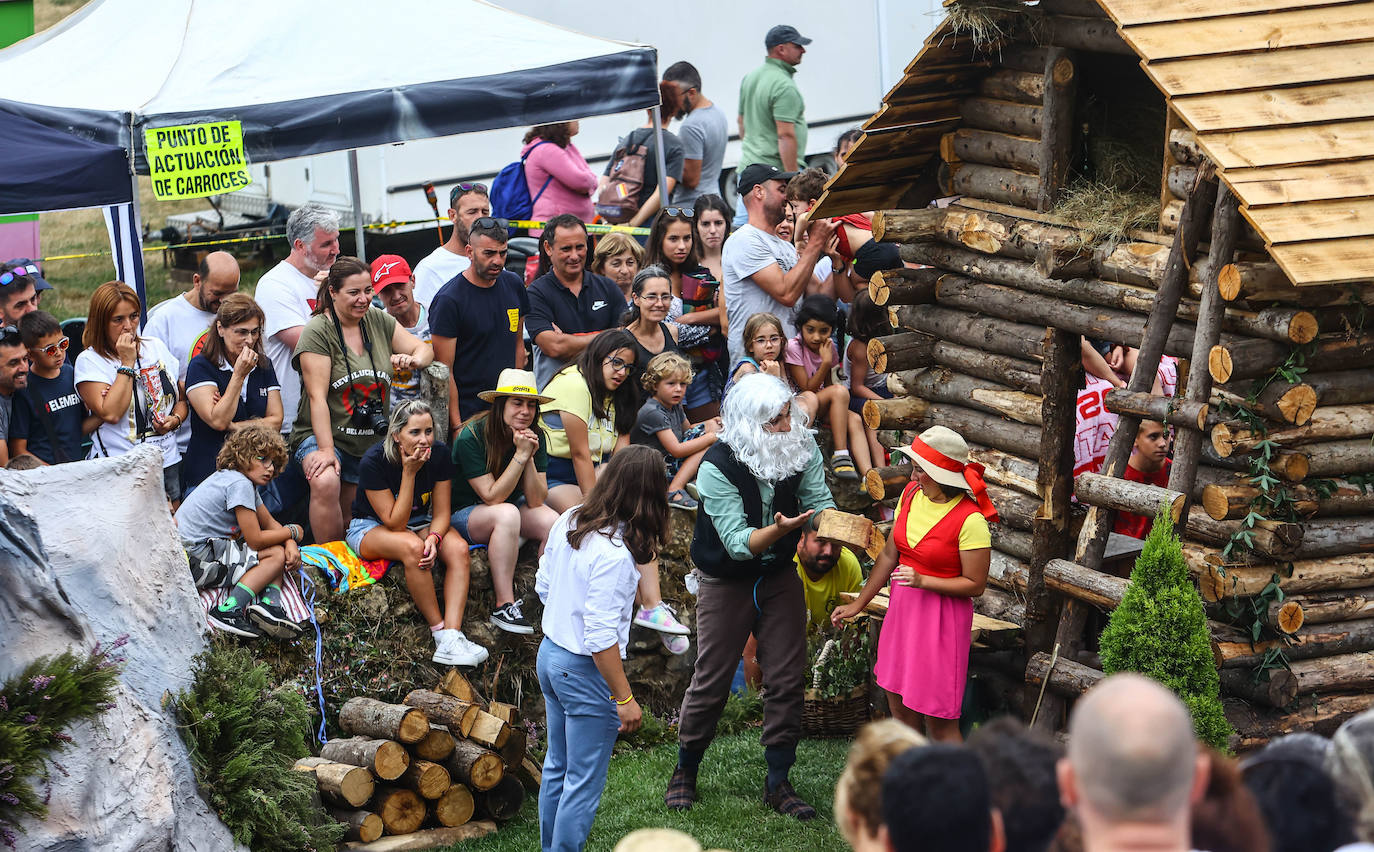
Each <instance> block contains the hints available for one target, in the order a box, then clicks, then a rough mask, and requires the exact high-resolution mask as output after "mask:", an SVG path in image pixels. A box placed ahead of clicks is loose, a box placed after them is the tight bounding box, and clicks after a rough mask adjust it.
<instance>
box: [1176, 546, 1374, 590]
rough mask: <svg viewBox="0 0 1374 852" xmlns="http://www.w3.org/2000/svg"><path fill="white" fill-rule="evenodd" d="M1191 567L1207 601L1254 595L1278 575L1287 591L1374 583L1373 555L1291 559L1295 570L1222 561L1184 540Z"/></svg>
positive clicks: (1214, 551) (1209, 551)
mask: <svg viewBox="0 0 1374 852" xmlns="http://www.w3.org/2000/svg"><path fill="white" fill-rule="evenodd" d="M1184 556H1185V557H1190V558H1189V560H1188V561H1189V570H1190V571H1194V572H1200V574H1201V576H1200V577H1199V584H1198V585H1199V587H1200V588H1201V590H1202V597H1203V599H1204V600H1207V601H1220V600H1224V599H1225V598H1227V597H1231V596H1235V597H1253V596H1255V595H1258V594H1260V593H1261V592H1262V591H1264V588H1265V587H1266V586H1268V585H1269V583H1270V582H1271V581H1274V580H1275V578H1278V583H1279V588H1280V589H1282V590H1283V591H1284V593H1285V594H1290V595H1292V594H1299V593H1301V592H1327V591H1336V590H1339V589H1360V588H1364V587H1365V586H1370V585H1374V554H1369V553H1352V554H1350V555H1348V556H1334V557H1331V558H1329V559H1300V560H1297V561H1295V562H1292V563H1291V564H1292V566H1293V570H1292V573H1291V574H1290V573H1287V569H1286V567H1285V565H1276V564H1264V563H1260V564H1254V565H1239V564H1234V563H1232V564H1223V563H1222V561H1221V557H1220V554H1219V552H1218V551H1217V550H1215V549H1211V548H1203V547H1199V546H1197V545H1194V544H1193V543H1192V542H1184Z"/></svg>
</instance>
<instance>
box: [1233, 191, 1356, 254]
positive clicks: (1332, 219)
mask: <svg viewBox="0 0 1374 852" xmlns="http://www.w3.org/2000/svg"><path fill="white" fill-rule="evenodd" d="M1241 212H1242V213H1244V214H1245V218H1246V219H1248V220H1250V224H1252V225H1254V226H1255V229H1256V230H1257V231H1259V232H1260V235H1261V236H1262V237H1264V241H1265V242H1266V243H1269V244H1273V243H1296V242H1304V241H1307V240H1331V239H1340V238H1342V237H1368V236H1371V235H1374V198H1348V199H1339V200H1335V201H1309V202H1305V203H1301V204H1274V205H1270V206H1267V207H1252V208H1244V207H1243V208H1241Z"/></svg>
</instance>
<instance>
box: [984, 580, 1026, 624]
mask: <svg viewBox="0 0 1374 852" xmlns="http://www.w3.org/2000/svg"><path fill="white" fill-rule="evenodd" d="M973 611H974V612H976V613H978V614H979V615H986V616H987V617H988V618H996V619H999V620H1001V621H1010V622H1011V623H1012V624H1016V625H1020V626H1024V625H1025V623H1026V605H1025V604H1024V603H1022V602H1021V600H1020V598H1018V597H1016V596H1015V595H1013V594H1011V593H1010V592H1004V591H1002V590H1001V589H998V588H994V587H992V586H989V587H988V588H986V589H984V590H983V593H982V594H981V595H979V596H978V597H976V598H974V599H973Z"/></svg>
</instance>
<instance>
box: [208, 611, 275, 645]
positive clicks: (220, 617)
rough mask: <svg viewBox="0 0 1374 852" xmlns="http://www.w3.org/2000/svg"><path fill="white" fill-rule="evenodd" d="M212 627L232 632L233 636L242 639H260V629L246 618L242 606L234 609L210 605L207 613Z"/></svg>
mask: <svg viewBox="0 0 1374 852" xmlns="http://www.w3.org/2000/svg"><path fill="white" fill-rule="evenodd" d="M206 617H207V619H208V620H209V622H210V624H211V626H212V627H215V628H216V629H218V630H223V631H224V632H225V633H232V634H234V635H235V636H242V637H243V638H244V639H261V638H262V631H261V630H259V629H258V626H257V625H255V624H254V623H253V622H251V621H249V620H248V616H247V615H246V614H245V612H244V608H243V607H238V608H235V609H219V608H216V607H212V608H211V609H210V612H209V613H208V614H207V616H206Z"/></svg>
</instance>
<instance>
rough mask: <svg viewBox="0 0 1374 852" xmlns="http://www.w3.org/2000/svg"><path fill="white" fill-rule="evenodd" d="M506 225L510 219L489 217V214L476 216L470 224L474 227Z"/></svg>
mask: <svg viewBox="0 0 1374 852" xmlns="http://www.w3.org/2000/svg"><path fill="white" fill-rule="evenodd" d="M508 225H510V220H509V219H496V218H494V217H491V216H481V217H479V218H477V219H474V220H473V222H472V226H473V227H474V228H483V229H486V228H505V227H507V226H508Z"/></svg>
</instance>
